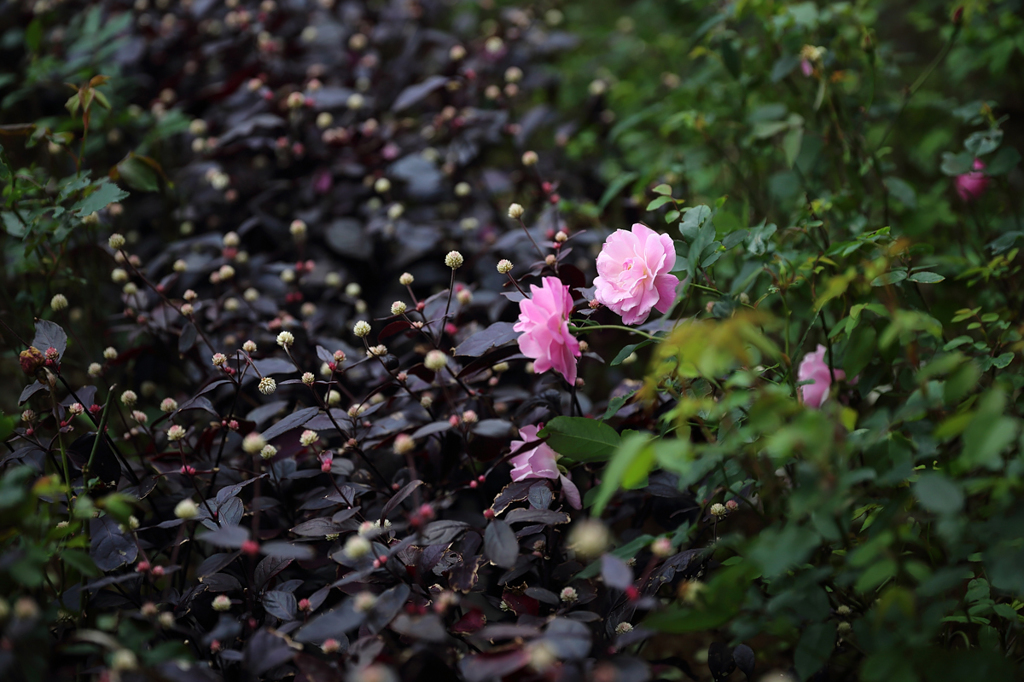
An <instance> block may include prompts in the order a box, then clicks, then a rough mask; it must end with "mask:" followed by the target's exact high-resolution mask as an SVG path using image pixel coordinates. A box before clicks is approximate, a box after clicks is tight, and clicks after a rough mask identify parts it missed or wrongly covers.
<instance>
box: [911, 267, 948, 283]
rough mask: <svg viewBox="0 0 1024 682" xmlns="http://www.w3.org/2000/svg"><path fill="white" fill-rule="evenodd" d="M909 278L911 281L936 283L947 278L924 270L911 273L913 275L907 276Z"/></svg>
mask: <svg viewBox="0 0 1024 682" xmlns="http://www.w3.org/2000/svg"><path fill="white" fill-rule="evenodd" d="M907 279H909V280H910V281H911V282H920V283H921V284H935V283H936V282H941V281H943V280H944V279H946V278H945V277H943V276H942V275H939V274H936V273H934V272H927V271H924V270H922V271H919V272H914V273H911V275H910V276H909V277H907Z"/></svg>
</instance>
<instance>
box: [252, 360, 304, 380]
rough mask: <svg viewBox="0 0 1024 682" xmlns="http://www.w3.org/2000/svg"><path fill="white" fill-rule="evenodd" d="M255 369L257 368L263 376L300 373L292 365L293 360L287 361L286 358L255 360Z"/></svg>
mask: <svg viewBox="0 0 1024 682" xmlns="http://www.w3.org/2000/svg"><path fill="white" fill-rule="evenodd" d="M252 364H253V367H255V368H256V369H257V370H258V371H259V373H260V374H261V375H263V376H267V375H268V374H292V373H294V372H297V371H299V370H298V369H296V368H295V365H294V364H292V361H291V360H285V359H284V358H264V359H262V360H253V363H252Z"/></svg>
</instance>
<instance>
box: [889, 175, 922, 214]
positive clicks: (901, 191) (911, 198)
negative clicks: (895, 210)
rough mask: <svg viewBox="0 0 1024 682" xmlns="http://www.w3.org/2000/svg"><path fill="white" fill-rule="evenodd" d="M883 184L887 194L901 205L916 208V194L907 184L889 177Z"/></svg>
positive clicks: (902, 180) (900, 179) (899, 179)
mask: <svg viewBox="0 0 1024 682" xmlns="http://www.w3.org/2000/svg"><path fill="white" fill-rule="evenodd" d="M883 184H884V185H885V188H886V189H887V190H889V194H891V195H892V196H893V197H895V198H896V200H897V201H899V202H900V203H901V204H903V205H904V206H906V207H907V208H917V192H915V191H914V188H913V187H911V186H910V183H909V182H907V181H906V180H904V179H902V178H897V177H894V176H891V175H890V176H889V177H887V178H885V180H883Z"/></svg>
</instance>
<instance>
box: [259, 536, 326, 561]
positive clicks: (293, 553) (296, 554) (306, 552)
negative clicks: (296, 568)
mask: <svg viewBox="0 0 1024 682" xmlns="http://www.w3.org/2000/svg"><path fill="white" fill-rule="evenodd" d="M260 551H261V552H263V553H264V554H266V555H267V556H272V557H276V558H278V559H312V558H313V555H314V552H313V548H312V547H310V546H308V545H293V544H292V543H290V542H285V541H284V540H273V541H271V542H265V543H263V544H262V545H260Z"/></svg>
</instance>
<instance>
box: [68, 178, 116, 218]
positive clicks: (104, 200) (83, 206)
mask: <svg viewBox="0 0 1024 682" xmlns="http://www.w3.org/2000/svg"><path fill="white" fill-rule="evenodd" d="M127 196H128V192H125V191H124V190H123V189H121V188H120V187H118V186H117V185H115V184H114V183H112V182H110V181H109V180H107V179H106V178H103V179H102V180H100V182H99V183H97V184H96V185H95V187H94V189H93V191H92V192H91V193H90V194H89V196H87V197H86V198H85V199H82V200H81V201H79V202H78V203H77V204H75V205H74V207H73V208H72V210H73V211H74V212H75V214H76V215H77V216H78V217H80V218H83V217H85V216H87V215H89V214H90V213H94V212H96V211H101V210H103V209H104V208H106V207H107V206H109V205H110V204H112V203H114V202H115V201H121V200H122V199H124V198H125V197H127Z"/></svg>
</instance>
